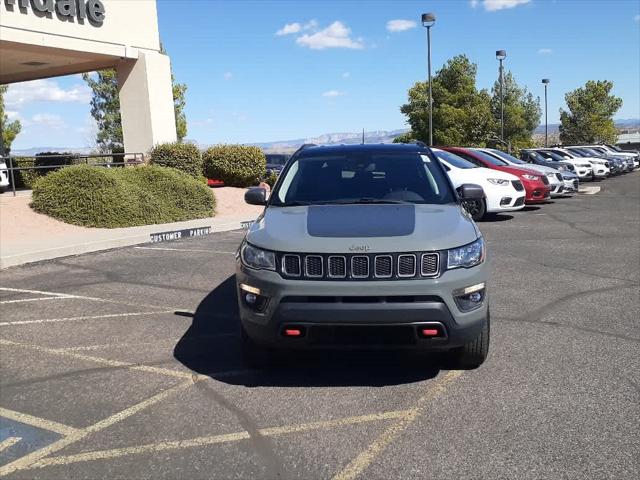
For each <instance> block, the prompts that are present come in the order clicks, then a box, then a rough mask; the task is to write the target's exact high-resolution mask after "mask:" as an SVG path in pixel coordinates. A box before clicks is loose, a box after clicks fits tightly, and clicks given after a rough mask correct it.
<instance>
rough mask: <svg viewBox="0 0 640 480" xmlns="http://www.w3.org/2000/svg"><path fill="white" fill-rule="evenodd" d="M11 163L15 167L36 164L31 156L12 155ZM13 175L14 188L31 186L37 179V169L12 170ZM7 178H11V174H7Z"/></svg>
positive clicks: (33, 165)
mask: <svg viewBox="0 0 640 480" xmlns="http://www.w3.org/2000/svg"><path fill="white" fill-rule="evenodd" d="M11 163H12V165H13V166H14V167H15V168H27V167H35V166H36V161H35V159H34V158H33V157H25V158H20V157H12V158H11ZM7 166H9V162H7ZM13 175H14V178H15V182H16V188H32V187H33V184H34V183H35V181H36V180H37V179H38V171H37V170H14V171H13ZM9 179H11V176H9Z"/></svg>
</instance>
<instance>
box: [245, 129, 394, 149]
mask: <svg viewBox="0 0 640 480" xmlns="http://www.w3.org/2000/svg"><path fill="white" fill-rule="evenodd" d="M406 131H407V129H401V130H391V131H387V130H375V131H371V132H365V133H364V142H365V143H391V142H393V139H394V138H396V137H397V136H398V135H401V134H403V133H405V132H406ZM361 142H362V132H343V133H325V134H323V135H320V136H318V137H310V138H298V139H295V140H280V141H277V142H266V143H253V144H251V145H255V146H256V147H260V148H262V149H263V150H264V151H266V152H281V153H287V152H292V151H295V150H297V149H298V148H299V147H300V146H301V145H304V144H305V143H315V144H316V145H336V144H347V145H349V144H357V143H361Z"/></svg>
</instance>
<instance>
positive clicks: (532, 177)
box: [439, 147, 551, 203]
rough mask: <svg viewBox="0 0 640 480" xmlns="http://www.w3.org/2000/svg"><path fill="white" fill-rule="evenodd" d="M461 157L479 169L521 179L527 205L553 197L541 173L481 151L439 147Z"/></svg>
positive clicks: (547, 181)
mask: <svg viewBox="0 0 640 480" xmlns="http://www.w3.org/2000/svg"><path fill="white" fill-rule="evenodd" d="M439 148H442V150H446V151H448V152H451V153H455V154H456V155H458V156H459V157H462V158H464V159H465V160H468V161H470V162H471V163H474V164H476V165H478V166H479V167H485V168H492V169H494V170H500V171H501V172H507V173H510V174H512V175H515V176H516V177H518V178H519V179H520V181H521V182H522V185H524V190H525V194H526V197H525V203H542V202H546V201H547V200H549V198H550V197H551V187H549V180H547V177H545V176H544V175H540V173H538V172H536V171H534V170H529V169H528V168H525V167H516V166H513V165H510V164H508V163H507V162H505V161H503V160H500V159H498V158H495V157H493V156H491V155H489V154H487V153H484V152H483V151H481V150H475V149H473V148H462V147H439Z"/></svg>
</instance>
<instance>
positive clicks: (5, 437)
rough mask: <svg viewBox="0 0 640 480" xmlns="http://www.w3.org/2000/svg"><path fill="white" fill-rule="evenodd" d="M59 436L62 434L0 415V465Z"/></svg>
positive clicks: (45, 444) (51, 441)
mask: <svg viewBox="0 0 640 480" xmlns="http://www.w3.org/2000/svg"><path fill="white" fill-rule="evenodd" d="M60 438H62V435H60V434H59V433H55V432H51V431H49V430H43V429H42V428H37V427H33V426H31V425H27V424H24V423H20V422H16V421H14V420H9V419H8V418H4V417H0V466H3V465H6V464H8V463H11V462H13V461H14V460H17V459H19V458H21V457H24V456H25V455H28V454H30V453H31V452H35V451H36V450H40V449H41V448H44V447H46V446H47V445H49V444H51V443H53V442H55V441H56V440H59V439H60Z"/></svg>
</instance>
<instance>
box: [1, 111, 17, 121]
mask: <svg viewBox="0 0 640 480" xmlns="http://www.w3.org/2000/svg"><path fill="white" fill-rule="evenodd" d="M4 113H5V114H6V115H7V118H8V119H9V120H16V119H18V118H19V117H20V113H18V112H14V111H13V110H5V111H4Z"/></svg>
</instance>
